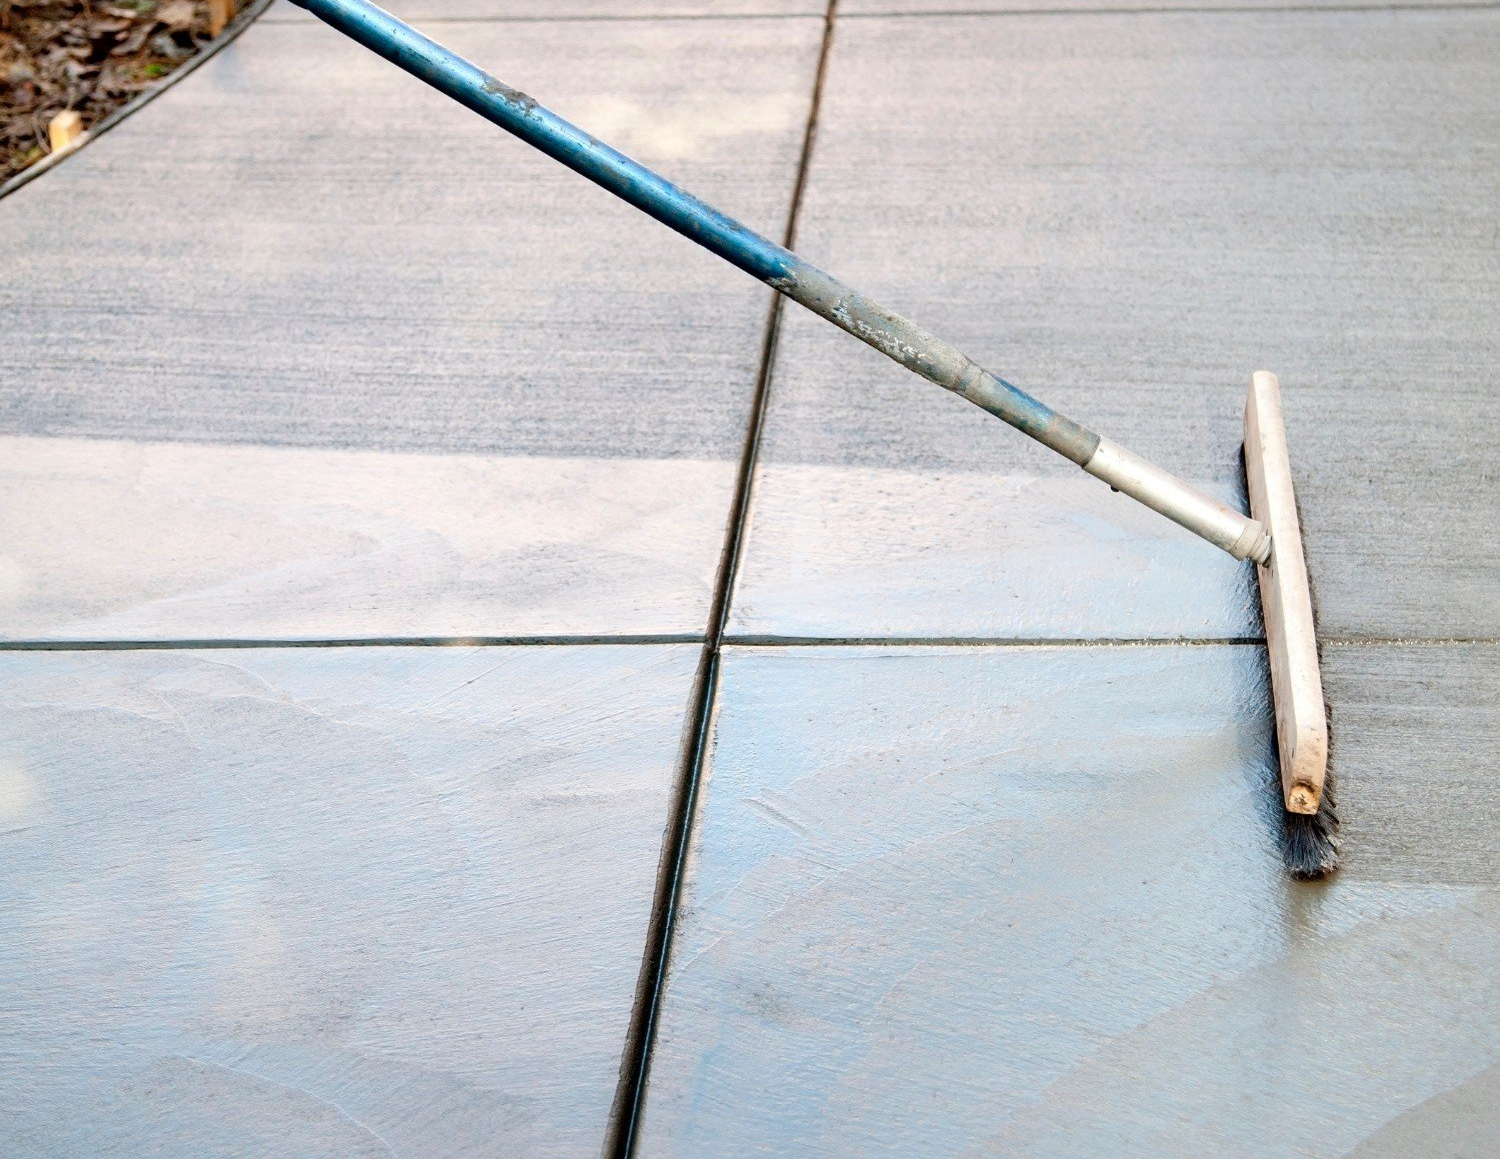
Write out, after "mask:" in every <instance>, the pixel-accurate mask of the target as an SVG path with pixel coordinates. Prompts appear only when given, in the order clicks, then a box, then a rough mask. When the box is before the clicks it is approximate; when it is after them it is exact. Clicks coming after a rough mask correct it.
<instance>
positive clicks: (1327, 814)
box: [1276, 769, 1339, 881]
mask: <svg viewBox="0 0 1500 1159" xmlns="http://www.w3.org/2000/svg"><path fill="white" fill-rule="evenodd" d="M1276 795H1277V796H1278V797H1280V796H1281V779H1280V776H1279V775H1278V777H1277V780H1276ZM1281 821H1282V828H1281V857H1282V860H1283V861H1284V862H1285V863H1286V868H1287V872H1289V873H1290V874H1291V875H1292V876H1293V877H1295V878H1297V880H1299V881H1316V880H1317V879H1318V878H1320V877H1327V876H1328V875H1329V874H1330V873H1332V872H1333V871H1334V870H1335V869H1337V868H1338V866H1339V815H1338V805H1337V802H1336V801H1335V800H1334V782H1333V770H1332V769H1329V770H1328V771H1327V773H1326V774H1325V775H1324V780H1323V801H1322V804H1320V805H1319V806H1318V811H1317V812H1316V813H1289V812H1287V811H1286V809H1285V807H1283V808H1282V810H1281Z"/></svg>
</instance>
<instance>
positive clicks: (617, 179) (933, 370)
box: [292, 0, 1099, 466]
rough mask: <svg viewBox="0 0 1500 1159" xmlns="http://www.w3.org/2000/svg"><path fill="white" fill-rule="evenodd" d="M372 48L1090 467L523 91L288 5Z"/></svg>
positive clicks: (922, 346)
mask: <svg viewBox="0 0 1500 1159" xmlns="http://www.w3.org/2000/svg"><path fill="white" fill-rule="evenodd" d="M292 3H294V4H296V5H298V6H299V7H301V8H305V9H307V11H309V12H311V13H312V14H313V15H314V16H316V17H318V18H319V19H320V20H323V21H324V22H326V23H327V24H329V25H331V26H332V27H334V28H336V29H338V30H339V31H340V32H342V33H344V34H345V35H346V36H349V37H350V38H352V39H353V40H356V41H358V42H359V43H360V44H362V45H364V46H365V47H366V48H368V49H370V50H371V51H372V52H375V53H377V54H378V55H380V56H383V57H385V59H386V60H389V61H390V62H391V63H393V64H396V65H399V66H400V67H401V68H403V69H405V70H406V71H407V72H409V73H411V74H412V75H413V76H415V77H418V78H420V79H421V80H424V81H426V82H427V83H428V84H430V85H431V86H432V87H433V88H435V89H437V90H438V91H439V92H442V93H446V94H447V95H448V96H450V97H452V98H453V99H454V100H456V101H457V102H458V103H459V104H461V105H464V106H465V107H467V108H470V109H472V110H474V112H476V113H478V114H479V115H480V116H481V117H484V118H485V119H486V120H489V121H493V122H494V123H495V124H497V125H499V126H500V127H501V128H502V129H505V130H507V131H508V132H511V133H514V134H515V135H516V136H517V137H520V138H521V140H523V141H525V142H526V143H527V144H529V145H534V146H535V147H536V148H538V149H540V150H541V151H542V152H543V153H546V154H547V155H548V156H549V157H552V158H554V159H556V160H558V161H561V162H562V163H563V164H564V165H566V166H567V167H568V168H570V169H572V170H573V171H574V172H576V173H580V174H582V175H583V176H584V177H587V178H588V179H589V180H590V181H593V182H595V183H596V184H598V185H602V186H603V187H604V188H605V189H607V190H609V191H610V192H611V193H613V194H614V195H615V196H617V197H619V198H621V199H623V200H625V201H628V202H630V204H631V205H634V206H635V207H636V208H637V209H641V210H644V211H645V212H646V213H649V214H650V215H651V216H652V217H654V218H656V220H657V221H659V222H661V223H662V224H663V225H667V226H670V227H671V228H672V229H675V230H676V231H677V232H678V233H680V234H682V235H683V236H684V237H687V238H690V239H692V240H693V241H695V242H697V243H698V244H699V245H701V246H703V247H704V248H705V249H707V250H710V251H712V252H713V253H716V254H718V255H719V256H720V257H721V258H723V259H724V260H725V261H728V262H730V263H732V264H734V265H736V266H738V267H739V268H740V269H742V270H744V271H745V272H746V273H747V274H750V275H752V276H754V277H756V278H759V279H760V280H761V281H763V282H765V283H766V284H767V285H769V286H771V287H773V288H774V289H776V290H779V291H780V292H781V293H783V294H785V295H786V296H787V297H788V298H791V299H792V300H793V301H795V302H798V303H800V304H801V305H803V306H806V307H807V308H808V309H809V310H811V311H813V312H814V313H815V314H819V315H821V316H822V317H824V318H827V319H828V320H829V321H830V322H832V323H833V324H834V325H835V326H838V327H840V328H841V329H843V330H846V331H848V332H849V333H850V334H852V335H854V336H855V337H856V338H858V339H860V340H861V341H863V342H866V343H868V344H869V345H871V346H873V347H875V349H877V350H879V351H880V352H881V353H882V354H885V355H887V356H888V357H890V358H893V359H895V360H896V361H897V362H899V363H901V364H902V365H903V366H905V367H908V368H909V369H911V370H914V371H916V373H918V374H920V375H922V376H923V377H924V378H927V379H929V380H930V381H932V382H935V383H937V384H938V385H939V386H942V387H946V388H947V389H948V390H951V391H953V392H954V393H956V394H959V395H961V396H963V397H964V398H967V399H968V400H969V401H970V402H972V403H974V404H976V405H977V406H981V407H983V408H984V409H985V410H987V411H989V412H990V413H991V414H994V415H997V416H998V417H1000V418H1002V419H1004V420H1005V421H1006V422H1008V423H1010V424H1011V425H1012V426H1014V427H1016V428H1018V429H1019V430H1021V431H1024V432H1025V433H1026V434H1028V435H1030V436H1031V437H1032V438H1034V439H1036V440H1037V441H1038V442H1041V443H1043V444H1045V445H1046V446H1048V447H1050V448H1052V450H1054V451H1057V452H1058V453H1059V454H1062V455H1065V456H1067V457H1068V458H1069V459H1071V460H1073V462H1075V463H1077V464H1078V465H1079V466H1083V465H1084V464H1086V463H1087V462H1088V461H1089V459H1090V458H1091V457H1092V456H1093V454H1094V451H1095V450H1096V449H1097V447H1098V445H1099V436H1098V435H1096V434H1094V433H1093V432H1092V431H1090V430H1088V429H1087V428H1085V427H1082V426H1080V425H1079V424H1077V423H1075V422H1073V421H1072V420H1071V419H1067V418H1064V417H1063V416H1062V415H1059V414H1057V413H1056V412H1055V411H1053V410H1052V409H1051V408H1050V407H1047V406H1045V405H1044V404H1043V403H1041V402H1039V401H1038V400H1036V399H1034V398H1032V397H1031V396H1030V395H1029V394H1027V393H1026V392H1025V391H1023V390H1021V389H1020V388H1019V387H1016V386H1013V385H1011V384H1010V383H1008V382H1006V381H1005V380H1004V379H1002V378H998V377H996V376H995V375H993V374H991V373H990V372H989V371H987V370H985V369H984V368H983V367H981V366H979V365H978V364H977V363H975V362H974V361H973V360H972V359H970V358H968V357H967V356H966V355H964V354H962V353H961V352H959V351H958V350H957V349H956V348H954V347H953V346H951V345H950V344H948V343H947V342H944V341H942V340H941V339H940V338H937V337H935V336H933V335H932V334H929V333H928V332H927V331H925V330H923V329H922V328H921V327H919V326H917V325H915V324H914V323H912V322H910V321H908V320H907V319H905V318H902V317H901V316H900V315H898V314H893V313H891V312H889V311H887V310H882V309H881V308H880V307H879V306H877V305H876V304H875V303H874V302H872V301H870V300H869V299H868V298H866V297H865V296H864V295H863V294H859V293H856V292H855V291H854V290H852V289H850V288H849V287H848V286H845V285H843V284H842V283H841V282H839V281H838V280H837V279H835V278H833V277H830V276H829V275H828V274H826V273H824V272H823V271H822V270H820V269H818V268H817V267H816V266H813V265H810V264H808V263H807V262H805V261H803V260H802V259H801V258H799V257H798V256H797V255H796V254H794V253H792V252H791V250H789V249H786V248H785V247H784V246H779V245H777V244H776V243H775V242H773V241H769V240H767V239H766V238H763V237H761V236H760V235H759V234H758V233H756V232H755V231H754V230H751V229H747V228H746V227H745V226H743V225H741V224H740V223H739V222H737V221H735V220H734V219H733V218H730V217H726V216H725V215H724V214H722V213H720V212H719V211H718V210H717V209H715V208H714V207H713V206H711V205H708V204H707V203H705V202H703V201H699V200H698V199H697V198H696V197H694V196H693V195H692V194H690V193H687V192H685V191H684V190H681V189H679V188H677V186H675V185H673V184H672V183H671V182H670V181H668V180H666V178H664V177H661V176H659V175H658V174H656V173H653V172H652V171H651V170H649V169H647V168H646V167H645V166H644V165H641V164H640V163H639V162H636V161H632V160H631V159H630V158H629V157H627V156H625V155H624V154H623V153H620V152H618V151H616V150H614V149H612V148H610V147H609V146H608V145H606V144H605V143H604V142H602V141H600V140H598V139H597V138H595V137H592V136H590V135H589V134H588V133H585V132H584V131H583V130H582V129H580V128H578V127H577V126H576V125H571V124H569V123H568V122H567V121H565V120H563V119H562V118H561V117H559V116H558V115H557V114H556V113H553V112H551V111H550V110H548V109H546V108H543V107H542V106H541V105H539V104H537V102H536V101H534V100H533V99H532V98H531V97H529V96H527V95H526V94H525V93H522V92H517V91H516V90H515V89H513V88H511V87H510V86H509V85H506V84H502V83H501V82H500V81H498V80H496V79H495V78H494V77H492V76H490V75H489V74H488V73H486V72H485V71H484V70H483V69H480V68H477V67H476V66H474V65H472V64H470V63H469V62H468V61H466V60H464V59H463V58H462V57H461V56H459V55H458V54H456V53H454V52H451V51H450V50H448V49H446V48H444V47H443V46H442V45H440V44H438V43H436V42H435V41H432V40H429V39H428V38H427V37H425V36H423V35H422V34H421V33H420V32H418V31H417V30H416V29H414V28H412V27H411V26H410V25H408V24H404V23H402V22H401V21H400V20H397V19H396V18H395V17H394V16H392V15H391V14H390V13H388V12H385V11H382V10H381V9H379V8H377V7H376V6H375V5H374V4H370V3H368V2H367V0H292Z"/></svg>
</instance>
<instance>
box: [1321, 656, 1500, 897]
mask: <svg viewBox="0 0 1500 1159" xmlns="http://www.w3.org/2000/svg"><path fill="white" fill-rule="evenodd" d="M1323 682H1324V686H1325V688H1326V690H1327V693H1328V697H1329V700H1330V701H1331V702H1332V704H1333V741H1334V745H1335V749H1334V754H1333V755H1334V763H1335V767H1336V768H1337V769H1338V772H1339V786H1340V787H1339V793H1340V796H1339V802H1340V804H1339V817H1340V819H1341V821H1342V822H1343V828H1344V833H1345V836H1346V844H1347V851H1346V854H1345V857H1344V864H1343V869H1342V870H1341V871H1340V872H1341V873H1342V875H1343V876H1344V877H1346V878H1353V879H1358V880H1364V879H1372V880H1380V881H1410V882H1418V883H1420V882H1426V881H1443V882H1453V883H1459V882H1462V883H1466V884H1471V885H1483V886H1488V887H1491V888H1500V854H1497V840H1496V835H1497V834H1500V792H1497V790H1500V784H1497V779H1496V776H1495V754H1496V753H1497V752H1500V717H1497V713H1496V706H1500V646H1497V645H1495V644H1493V643H1491V644H1456V645H1439V644H1428V645H1422V646H1417V647H1411V646H1408V647H1397V646H1390V645H1374V644H1353V645H1333V646H1325V647H1324V649H1323Z"/></svg>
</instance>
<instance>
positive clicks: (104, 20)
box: [0, 0, 209, 181]
mask: <svg viewBox="0 0 1500 1159" xmlns="http://www.w3.org/2000/svg"><path fill="white" fill-rule="evenodd" d="M208 41H209V32H208V0H114V2H112V3H101V2H97V0H96V2H89V0H0V181H4V180H5V179H6V178H8V177H10V176H12V175H13V174H15V173H18V172H20V171H21V170H22V169H24V168H26V167H27V166H28V165H31V164H33V163H34V162H36V161H39V160H41V159H42V158H43V157H45V156H46V155H47V152H48V146H47V123H48V122H49V121H50V120H51V119H52V118H53V117H55V116H56V115H57V114H58V113H60V112H63V111H64V110H67V109H75V110H77V112H78V113H79V114H80V115H81V116H82V117H83V125H84V128H86V129H88V128H92V127H93V126H94V125H96V124H97V123H98V122H99V121H100V120H101V119H102V118H104V117H105V116H106V115H108V114H109V113H110V112H111V111H112V110H114V109H115V108H117V107H118V106H120V105H123V104H124V103H125V102H126V101H129V100H130V99H131V98H133V97H134V96H136V94H138V93H140V92H142V91H143V90H145V89H149V88H151V87H152V86H154V85H157V84H160V83H161V81H162V79H163V78H164V77H166V76H167V75H168V74H169V73H170V72H172V70H173V69H175V68H177V67H178V66H179V65H180V64H182V63H183V62H184V61H186V60H188V59H189V58H191V57H192V56H193V55H194V54H195V53H197V52H198V51H200V50H201V49H202V48H203V46H204V45H206V44H207V43H208Z"/></svg>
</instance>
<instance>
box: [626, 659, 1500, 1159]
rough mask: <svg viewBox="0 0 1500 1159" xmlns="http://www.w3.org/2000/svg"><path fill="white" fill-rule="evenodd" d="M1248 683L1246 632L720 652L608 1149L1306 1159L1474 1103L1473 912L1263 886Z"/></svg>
mask: <svg viewBox="0 0 1500 1159" xmlns="http://www.w3.org/2000/svg"><path fill="white" fill-rule="evenodd" d="M1423 654H1424V655H1429V656H1430V655H1431V653H1430V652H1426V651H1424V653H1423ZM1265 687H1266V676H1265V670H1264V665H1263V658H1262V653H1261V650H1260V649H1259V648H1255V647H1252V646H1197V647H1184V646H1156V647H1145V646H1135V647H1088V646H1083V647H1077V646H1075V647H1050V648H1038V647H992V648H977V649H976V648H969V649H964V648H947V647H926V648H873V647H866V648H835V647H799V648H765V649H739V648H736V649H730V650H729V651H728V652H727V653H726V657H725V663H724V667H723V673H722V678H721V684H720V689H719V696H718V710H717V719H716V723H715V731H714V737H713V747H712V755H711V761H710V764H709V767H708V769H707V772H706V776H705V780H704V781H703V783H702V787H701V789H700V794H699V798H698V806H697V816H696V822H695V831H694V832H695V837H694V845H693V849H692V854H691V857H690V860H689V864H688V869H687V876H686V879H685V893H684V900H683V907H682V910H681V916H680V918H679V920H678V926H677V934H676V937H675V939H674V943H673V952H672V959H671V967H670V971H669V976H668V982H667V990H666V998H665V1005H664V1011H663V1014H662V1018H661V1022H660V1030H659V1037H658V1040H657V1045H656V1051H655V1057H654V1064H653V1069H652V1072H651V1081H650V1088H649V1092H648V1099H647V1104H646V1110H645V1120H644V1136H643V1147H642V1150H641V1154H642V1155H643V1156H648V1157H650V1159H660V1157H665V1156H692V1157H694V1159H708V1157H711V1156H717V1155H726V1156H727V1155H735V1156H744V1155H779V1156H828V1157H833V1156H839V1157H852V1156H878V1155H890V1156H909V1155H923V1156H932V1157H937V1156H948V1155H954V1156H957V1155H978V1154H995V1155H1025V1156H1028V1159H1042V1157H1053V1156H1055V1157H1057V1159H1064V1157H1066V1159H1084V1157H1088V1156H1100V1157H1104V1156H1108V1157H1110V1159H1120V1157H1129V1156H1141V1157H1145V1156H1151V1157H1153V1159H1163V1157H1169V1156H1184V1157H1187V1156H1194V1157H1196V1156H1202V1155H1226V1156H1245V1157H1246V1159H1249V1157H1251V1156H1253V1157H1255V1159H1267V1157H1269V1156H1290V1155H1298V1156H1307V1157H1324V1156H1327V1157H1330V1159H1331V1157H1333V1156H1342V1155H1344V1154H1346V1153H1348V1152H1350V1151H1351V1150H1352V1149H1354V1148H1356V1147H1359V1146H1361V1145H1365V1146H1366V1147H1367V1148H1368V1150H1369V1153H1371V1154H1382V1153H1383V1154H1392V1153H1393V1152H1391V1151H1390V1150H1389V1146H1388V1144H1389V1145H1394V1142H1393V1141H1394V1140H1396V1139H1397V1138H1398V1137H1399V1136H1400V1133H1401V1131H1402V1130H1405V1129H1408V1128H1409V1127H1410V1123H1411V1121H1412V1120H1413V1119H1420V1118H1421V1117H1422V1115H1423V1113H1424V1112H1423V1108H1424V1107H1440V1106H1441V1105H1443V1104H1444V1103H1445V1102H1447V1103H1451V1104H1453V1105H1454V1106H1455V1107H1458V1108H1460V1109H1462V1108H1463V1107H1466V1106H1469V1105H1470V1104H1472V1102H1473V1100H1474V1098H1475V1097H1477V1096H1476V1092H1478V1091H1480V1089H1481V1088H1483V1087H1484V1084H1485V1083H1487V1082H1489V1079H1488V1078H1487V1077H1485V1076H1487V1075H1489V1074H1491V1073H1492V1070H1491V1068H1493V1067H1494V1066H1495V1065H1496V1064H1497V1062H1500V1002H1497V1001H1496V998H1497V997H1500V995H1497V994H1496V989H1495V988H1496V978H1497V977H1500V936H1497V934H1500V893H1496V892H1495V891H1493V890H1489V889H1483V888H1477V887H1475V886H1474V885H1473V884H1471V882H1472V880H1473V878H1472V877H1471V876H1464V875H1459V876H1458V877H1457V878H1455V879H1453V880H1450V879H1449V878H1448V877H1447V875H1446V874H1445V873H1444V872H1443V866H1442V865H1435V866H1431V867H1429V872H1428V873H1427V874H1426V875H1425V877H1424V878H1423V879H1422V880H1404V881H1403V880H1376V879H1375V878H1376V877H1378V876H1379V875H1378V873H1373V872H1372V873H1370V874H1367V875H1364V876H1360V875H1349V876H1341V877H1338V878H1335V879H1334V880H1333V881H1331V882H1330V883H1327V884H1323V885H1306V884H1299V883H1295V882H1292V881H1290V880H1289V879H1287V878H1286V877H1285V875H1284V873H1283V872H1282V870H1281V867H1280V864H1279V859H1278V857H1277V855H1276V853H1275V851H1274V848H1273V828H1272V827H1273V824H1277V823H1279V822H1276V820H1275V817H1274V810H1275V809H1276V806H1277V802H1276V800H1275V797H1274V795H1273V792H1268V791H1267V786H1268V784H1269V783H1270V766H1269V762H1270V761H1271V760H1273V759H1274V758H1273V757H1272V755H1271V744H1272V740H1271V723H1270V719H1269V714H1268V710H1267V706H1266V702H1265ZM1361 727H1369V728H1370V729H1371V730H1372V731H1376V732H1378V731H1380V730H1381V727H1382V726H1381V725H1380V724H1379V722H1371V721H1362V722H1361ZM1400 728H1401V726H1400V724H1396V725H1395V726H1393V727H1391V728H1386V729H1385V734H1386V736H1387V741H1386V743H1388V744H1389V743H1398V742H1392V740H1391V739H1390V738H1391V735H1392V733H1398V732H1399V731H1400ZM1372 743H1375V744H1378V743H1380V742H1379V741H1376V742H1372ZM1351 750H1352V746H1351ZM1340 754H1341V759H1342V758H1343V757H1344V756H1346V755H1348V753H1347V751H1346V750H1345V749H1343V748H1341V749H1340ZM1350 780H1351V787H1350V793H1351V795H1355V794H1357V793H1358V791H1359V790H1358V782H1357V781H1356V780H1355V778H1353V777H1352V776H1351V778H1350ZM1268 814H1269V815H1268ZM1451 822H1452V824H1453V825H1454V826H1455V827H1459V828H1461V829H1462V830H1463V832H1464V834H1465V836H1463V837H1461V838H1460V840H1461V841H1466V842H1470V843H1471V845H1472V844H1473V843H1477V842H1479V841H1480V840H1482V839H1483V836H1484V835H1492V834H1493V832H1494V817H1493V813H1492V812H1490V813H1485V814H1477V813H1469V814H1463V813H1462V812H1460V813H1459V814H1457V815H1455V816H1454V817H1453V818H1452V819H1451ZM1355 828H1356V830H1358V828H1359V826H1355ZM1489 859H1490V860H1494V852H1493V850H1492V851H1491V852H1490V854H1489ZM1367 864H1369V861H1368V860H1367ZM1408 1116H1410V1117H1412V1118H1408ZM1474 1118H1475V1116H1472V1115H1471V1116H1470V1119H1471V1120H1472V1119H1474ZM1477 1118H1478V1119H1479V1120H1480V1123H1479V1126H1478V1127H1476V1133H1475V1134H1472V1135H1468V1136H1466V1137H1464V1138H1463V1139H1461V1140H1458V1141H1459V1142H1462V1143H1464V1144H1467V1145H1469V1146H1471V1147H1472V1146H1473V1145H1475V1144H1476V1141H1481V1140H1482V1139H1484V1138H1488V1137H1489V1136H1490V1135H1492V1133H1493V1112H1492V1110H1491V1111H1490V1112H1489V1113H1488V1114H1482V1115H1479V1116H1477ZM1403 1119H1405V1120H1406V1121H1407V1126H1406V1127H1403V1126H1402V1125H1401V1124H1402V1121H1403ZM1463 1122H1464V1119H1463V1118H1462V1117H1461V1116H1460V1117H1458V1118H1455V1119H1454V1120H1453V1121H1452V1122H1451V1123H1450V1124H1449V1126H1448V1129H1447V1130H1446V1132H1445V1133H1444V1138H1445V1139H1446V1141H1447V1143H1448V1144H1449V1145H1450V1146H1451V1145H1452V1144H1453V1143H1454V1142H1455V1136H1454V1132H1455V1131H1458V1130H1461V1129H1462V1123H1463ZM1382 1140H1384V1142H1382ZM1382 1147H1385V1148H1386V1149H1385V1150H1382V1149H1381V1148H1382ZM1356 1153H1357V1152H1356ZM1452 1153H1454V1154H1460V1153H1461V1154H1474V1153H1475V1152H1473V1151H1472V1150H1470V1151H1459V1150H1455V1151H1453V1152H1452Z"/></svg>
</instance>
